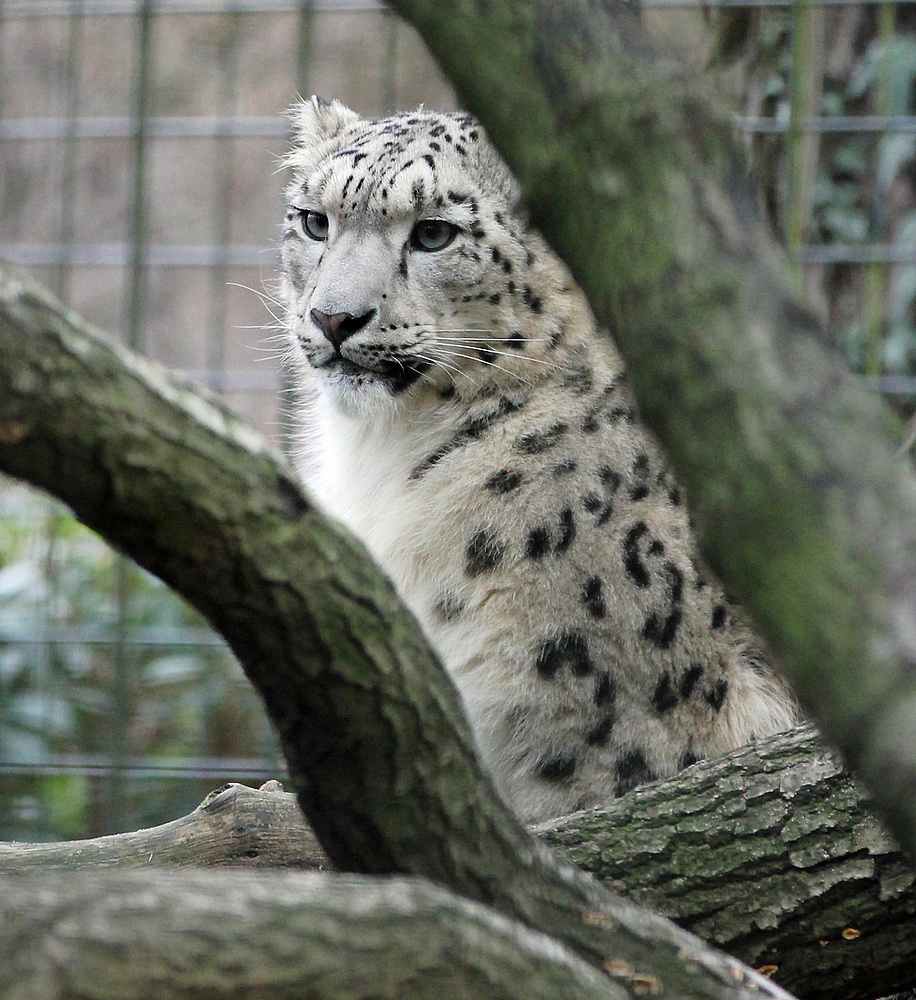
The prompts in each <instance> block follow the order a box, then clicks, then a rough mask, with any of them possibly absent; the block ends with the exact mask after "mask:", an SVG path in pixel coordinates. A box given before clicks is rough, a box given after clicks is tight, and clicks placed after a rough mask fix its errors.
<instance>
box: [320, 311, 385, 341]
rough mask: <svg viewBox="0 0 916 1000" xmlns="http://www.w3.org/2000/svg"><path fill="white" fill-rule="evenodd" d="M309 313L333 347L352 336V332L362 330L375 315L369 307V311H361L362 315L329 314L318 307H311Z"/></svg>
mask: <svg viewBox="0 0 916 1000" xmlns="http://www.w3.org/2000/svg"><path fill="white" fill-rule="evenodd" d="M309 315H310V316H311V317H312V322H313V323H314V324H315V326H317V327H318V329H319V330H321V332H322V333H323V334H324V335H325V337H327V339H328V340H330V342H331V343H332V344H333V345H334V346H335V347H340V345H341V344H342V343H343V342H344V341H345V340H346V339H347V337H352V336H353V334H354V333H357V332H358V331H360V330H362V328H363V327H364V326H365V325H366V324H367V323H368V322H369V321H370V320H371V319H372V317H373V316H374V315H375V310H374V309H370V310H369V312H367V313H363V315H362V316H354V315H353V314H352V313H346V312H340V313H334V314H333V315H331V316H329V315H328V314H327V313H324V312H322V311H321V310H320V309H313V310H312V311H311V312H310V313H309Z"/></svg>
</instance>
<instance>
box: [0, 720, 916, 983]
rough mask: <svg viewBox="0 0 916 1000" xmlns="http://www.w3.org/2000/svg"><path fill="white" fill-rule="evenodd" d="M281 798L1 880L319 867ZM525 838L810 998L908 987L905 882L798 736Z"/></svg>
mask: <svg viewBox="0 0 916 1000" xmlns="http://www.w3.org/2000/svg"><path fill="white" fill-rule="evenodd" d="M278 788H279V786H278V785H277V783H276V782H270V783H268V785H265V786H264V787H263V788H262V789H261V790H258V791H256V790H254V789H250V788H245V787H244V786H243V785H229V786H228V787H227V788H225V789H222V790H220V791H219V792H217V793H215V794H213V795H212V796H208V798H207V799H206V800H205V801H204V802H203V803H202V804H201V805H200V806H199V807H198V808H197V809H195V810H194V812H192V813H191V814H190V815H189V816H186V817H183V818H182V819H179V820H175V821H173V822H171V823H167V824H165V825H163V826H160V827H155V828H153V829H151V830H138V831H136V832H133V833H124V834H119V835H117V836H113V837H101V838H99V839H98V840H93V841H78V842H75V843H62V844H16V845H0V873H4V872H5V873H10V874H12V873H14V872H23V871H49V870H52V869H55V868H70V869H73V868H87V867H98V866H112V865H119V866H140V867H144V868H150V867H159V868H163V867H167V868H175V867H182V868H186V867H188V866H192V865H231V866H233V867H245V868H252V867H257V868H264V867H269V866H274V867H300V868H301V867H318V866H326V865H327V864H328V861H327V858H326V857H325V856H324V854H323V852H321V850H320V848H318V847H317V845H316V844H315V840H314V835H313V834H312V832H311V830H310V829H309V828H308V826H307V825H306V824H305V822H304V820H303V818H302V814H301V812H300V811H299V808H298V806H297V805H296V801H295V796H294V795H292V794H290V793H288V792H282V791H279V790H278ZM537 832H538V833H539V835H540V836H541V837H543V838H544V839H546V840H547V842H548V843H549V844H550V845H551V846H552V847H553V848H554V849H555V850H557V851H558V852H559V853H560V854H561V855H564V856H565V857H566V858H567V859H569V860H570V861H573V862H574V863H575V864H577V865H578V866H580V867H582V868H584V869H585V870H587V871H590V872H591V873H592V874H594V875H595V876H596V877H597V878H599V879H601V880H602V881H603V882H605V883H606V884H608V885H609V886H610V887H611V888H613V889H614V890H615V891H617V892H618V893H621V894H623V895H625V896H629V897H630V898H631V899H633V900H635V901H637V902H639V903H642V904H645V905H648V906H651V907H652V908H653V909H655V910H658V911H659V912H660V913H662V914H664V915H665V916H668V917H671V918H673V919H674V920H676V921H677V923H679V924H680V925H681V926H683V927H686V928H687V929H689V930H692V931H694V932H695V933H697V934H699V935H700V936H701V937H703V938H704V939H706V940H707V941H708V942H709V943H710V944H714V945H716V946H717V947H719V948H722V949H723V950H725V951H727V952H729V953H730V954H732V955H735V956H736V957H737V958H740V959H741V960H743V961H745V962H747V963H748V964H749V965H751V966H754V967H756V968H757V969H758V970H760V969H763V970H765V971H766V973H767V974H768V975H770V976H772V978H773V979H774V981H776V982H778V983H779V984H780V985H782V986H784V987H786V988H787V989H789V990H792V992H794V993H797V994H798V995H799V996H803V997H806V998H808V1000H816V998H819V997H824V998H827V997H829V998H841V997H850V998H854V997H871V996H875V995H877V994H879V993H888V992H890V991H893V990H898V989H902V988H904V987H907V986H910V985H914V984H916V971H914V970H916V912H914V911H916V891H914V890H916V885H914V883H916V872H914V870H913V869H912V867H911V866H910V865H909V864H908V863H907V861H906V859H905V858H904V857H903V856H902V855H901V854H900V852H899V851H898V850H897V849H896V848H895V847H894V845H893V844H892V843H891V841H890V840H889V838H888V837H887V836H886V835H885V833H884V832H883V830H882V829H881V827H880V825H879V824H878V823H877V822H876V821H875V820H874V818H873V817H872V816H871V815H870V813H869V811H868V802H867V800H866V798H865V797H864V795H863V793H862V791H861V789H860V788H859V787H858V786H857V785H856V784H855V783H854V782H853V781H852V780H851V779H850V778H849V775H848V774H846V773H845V772H844V771H843V769H842V768H841V767H840V765H839V763H838V761H837V760H836V759H835V757H834V756H833V755H831V754H829V753H827V752H825V751H823V750H822V749H820V747H819V745H818V743H817V741H816V739H815V737H814V736H813V735H812V733H811V732H810V730H809V729H801V730H799V731H797V732H796V733H792V734H787V735H785V736H779V737H774V738H773V739H771V740H767V741H766V742H765V743H763V744H760V745H758V746H755V747H749V748H748V749H746V750H743V751H740V752H738V753H735V754H732V755H730V756H729V757H728V758H725V759H722V760H717V761H704V762H703V763H701V764H699V765H697V766H696V767H693V768H691V769H690V770H689V771H687V772H685V773H684V774H682V775H680V776H679V777H677V778H674V779H670V780H668V781H664V782H657V783H654V784H651V785H646V786H644V787H642V788H640V789H638V790H637V791H636V792H634V793H632V794H630V795H626V796H624V797H623V798H621V799H618V800H615V801H614V802H612V803H610V805H609V806H608V807H607V808H605V809H601V810H595V811H593V812H583V813H577V814H575V815H573V816H569V817H566V818H564V819H561V820H557V821H555V822H553V823H549V824H545V825H544V826H543V827H541V828H539V829H538V831H537Z"/></svg>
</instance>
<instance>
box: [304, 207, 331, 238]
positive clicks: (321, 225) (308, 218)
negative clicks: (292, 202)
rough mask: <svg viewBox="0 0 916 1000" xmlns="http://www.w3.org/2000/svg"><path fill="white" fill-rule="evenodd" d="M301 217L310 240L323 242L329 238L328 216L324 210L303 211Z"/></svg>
mask: <svg viewBox="0 0 916 1000" xmlns="http://www.w3.org/2000/svg"><path fill="white" fill-rule="evenodd" d="M299 219H300V221H301V222H302V229H303V231H304V232H305V235H306V236H308V238H309V239H310V240H318V241H319V242H321V241H323V240H326V239H327V238H328V217H327V216H326V215H325V214H324V213H323V212H311V211H303V212H300V213H299Z"/></svg>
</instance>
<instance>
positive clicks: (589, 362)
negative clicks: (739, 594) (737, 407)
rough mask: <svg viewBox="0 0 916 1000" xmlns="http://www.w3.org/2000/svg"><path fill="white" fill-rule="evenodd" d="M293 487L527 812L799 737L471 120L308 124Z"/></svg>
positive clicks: (587, 800)
mask: <svg viewBox="0 0 916 1000" xmlns="http://www.w3.org/2000/svg"><path fill="white" fill-rule="evenodd" d="M294 117H295V123H296V130H297V133H296V144H295V147H294V149H293V151H292V153H291V154H290V156H289V158H288V165H289V166H290V167H291V168H292V173H293V179H292V183H291V184H290V187H289V190H288V201H289V209H288V212H287V216H286V226H285V231H284V236H283V243H282V288H283V295H284V299H285V303H286V306H287V326H288V329H289V336H290V342H291V345H292V362H293V365H294V369H295V372H296V378H297V382H298V385H299V387H300V389H301V391H302V395H303V397H304V402H303V407H302V422H303V428H304V433H303V440H304V442H305V443H306V446H305V447H304V449H303V454H302V461H301V470H302V475H303V477H304V479H305V480H306V482H307V483H308V485H309V486H310V488H311V490H312V491H313V493H314V494H315V496H316V497H318V499H319V500H320V502H321V503H322V504H323V505H324V507H325V508H326V509H327V511H328V513H330V514H331V515H333V516H334V517H336V518H338V519H339V520H340V521H342V522H343V523H344V524H346V525H348V526H349V527H350V528H351V529H352V530H353V531H354V532H355V533H356V534H357V535H358V536H359V537H360V538H362V540H363V541H364V542H365V543H366V545H367V546H368V548H369V549H370V551H371V552H372V553H373V555H374V556H375V558H376V559H377V560H378V562H379V563H380V564H381V565H382V566H383V567H384V568H385V569H386V570H387V572H388V573H389V575H390V576H391V578H392V580H393V581H394V583H395V585H396V586H397V587H398V590H399V591H400V593H401V595H402V596H403V598H404V600H405V601H406V602H407V604H408V605H409V606H410V608H412V610H413V611H414V613H415V614H416V616H417V617H418V619H419V620H420V622H421V624H422V626H423V628H424V629H425V631H426V633H427V635H428V636H429V638H430V639H431V641H432V642H433V644H434V645H435V647H436V648H437V650H438V651H439V653H440V655H441V657H442V659H443V661H444V663H445V665H446V667H447V668H448V670H449V672H450V673H451V675H452V677H453V678H454V680H455V682H456V683H457V685H458V688H459V690H460V691H461V694H462V696H463V699H464V703H465V706H466V708H467V711H468V714H469V716H470V719H471V722H472V724H473V727H474V730H475V733H476V736H477V739H478V742H479V747H480V750H481V752H482V755H483V757H484V759H485V761H486V762H487V764H488V765H489V767H490V769H491V771H492V773H493V775H494V777H495V779H496V781H497V784H498V785H499V787H500V788H501V789H502V791H503V793H504V794H505V796H506V797H507V798H508V799H509V801H510V802H511V803H512V804H513V806H514V807H515V809H516V810H517V811H518V812H519V813H520V815H522V816H523V817H524V818H525V819H527V820H539V819H545V818H547V817H550V816H553V815H557V814H560V813H564V812H568V811H571V810H574V809H578V808H582V807H586V806H591V805H594V804H597V803H600V802H602V801H605V800H607V799H608V798H610V797H612V796H615V795H620V794H623V793H624V792H626V791H629V790H630V789H631V788H633V787H635V786H636V785H638V784H640V783H642V782H645V781H649V780H652V779H653V778H657V777H659V776H663V775H670V774H672V773H673V772H675V771H677V770H678V769H679V768H681V767H684V766H687V765H688V764H690V763H693V762H695V761H697V760H699V759H700V758H702V757H706V756H709V755H714V754H719V753H722V752H724V751H726V750H729V749H731V748H734V747H736V746H739V745H741V744H743V743H745V742H747V741H749V740H751V739H752V738H754V737H755V736H758V737H759V736H764V735H767V734H770V733H772V732H775V731H779V730H782V729H786V728H788V727H789V726H790V725H791V724H792V723H793V722H794V720H795V708H794V704H793V702H792V699H791V697H790V696H789V695H788V693H787V692H786V690H785V688H784V687H783V685H782V683H781V682H780V681H779V680H778V679H777V677H776V676H775V675H774V674H772V673H771V672H770V671H769V670H768V669H767V668H766V667H765V666H764V665H763V661H762V659H761V656H760V654H759V651H758V649H757V647H756V645H755V643H754V640H753V638H752V636H751V635H750V633H749V632H748V631H747V630H746V629H745V628H744V627H743V626H742V625H741V623H740V621H739V620H738V618H737V616H736V614H735V612H734V609H732V608H731V606H730V605H728V603H727V602H726V601H725V599H724V598H723V595H722V593H721V591H720V590H719V588H718V587H717V586H715V585H714V584H712V583H707V582H706V580H705V579H704V578H703V576H702V575H701V573H700V572H699V570H698V567H697V562H696V558H695V554H694V547H693V541H692V539H691V533H690V528H689V525H688V519H687V513H686V510H685V508H684V505H683V503H682V495H681V491H680V489H679V487H678V486H677V483H676V482H675V480H674V478H673V476H672V475H671V473H670V471H669V470H668V467H667V466H666V464H665V461H664V459H663V457H662V455H661V454H660V452H659V449H658V447H657V446H656V444H655V443H654V441H653V440H652V438H651V437H650V435H649V434H648V433H647V431H646V430H645V429H644V428H643V427H642V426H641V425H640V424H639V423H638V420H637V417H636V409H635V405H634V401H633V398H632V395H631V393H630V390H629V389H628V387H627V383H626V378H625V375H624V373H623V370H622V366H621V363H620V360H619V358H618V357H617V355H616V353H615V352H614V350H613V348H612V347H611V346H610V345H609V343H608V341H607V339H606V338H604V337H603V336H600V335H599V334H598V332H597V331H596V327H595V323H594V320H593V318H592V316H591V314H590V312H589V309H588V307H587V304H586V302H585V300H584V298H583V296H582V295H581V293H580V292H579V291H578V289H576V288H575V287H574V286H573V284H572V282H571V280H570V278H569V275H568V273H567V272H566V271H565V269H564V267H563V266H562V264H561V263H560V262H559V261H558V260H557V258H556V257H555V256H554V255H553V254H552V253H551V252H550V251H549V250H548V248H547V247H546V245H545V244H544V242H543V241H542V240H541V238H540V237H539V236H538V235H537V234H536V233H535V232H533V231H532V230H531V229H529V228H528V227H527V226H526V224H525V221H524V216H523V213H522V212H521V210H520V208H519V205H518V196H517V190H516V187H515V184H514V182H513V180H512V178H511V177H510V175H509V173H508V171H507V170H506V168H505V167H504V165H503V164H502V162H501V161H500V160H499V158H498V157H497V155H496V154H495V152H494V151H493V149H492V147H491V146H490V145H489V144H488V143H487V141H486V139H485V137H484V135H483V133H482V130H481V128H480V126H479V124H478V123H477V122H476V121H475V120H474V119H472V118H470V117H468V116H467V115H461V114H433V113H430V112H426V111H418V112H414V113H412V114H400V115H395V116H394V117H391V118H386V119H381V120H376V121H368V120H363V119H361V118H359V117H358V116H357V115H356V114H355V113H354V112H353V111H350V110H349V109H347V108H345V107H343V106H342V105H341V104H339V103H337V102H334V103H332V104H326V103H324V102H321V101H319V100H317V99H314V98H313V99H312V100H311V101H309V102H307V103H305V104H303V105H301V106H299V107H298V108H296V109H295V112H294Z"/></svg>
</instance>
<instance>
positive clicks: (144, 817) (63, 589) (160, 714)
mask: <svg viewBox="0 0 916 1000" xmlns="http://www.w3.org/2000/svg"><path fill="white" fill-rule="evenodd" d="M214 758H216V759H221V760H224V759H226V758H229V759H232V760H235V759H240V758H242V759H253V758H260V759H261V760H262V761H264V760H265V759H266V761H267V766H270V761H272V760H274V759H275V745H274V741H273V736H272V734H271V731H270V727H269V724H268V722H267V720H266V718H265V716H264V713H263V711H262V709H261V706H260V702H259V701H258V699H257V696H256V695H255V693H254V691H253V690H252V689H251V688H250V686H249V685H248V682H247V681H246V680H245V678H244V676H243V675H242V673H241V670H240V668H239V667H238V665H237V664H236V662H235V660H234V659H233V657H232V656H231V654H230V653H229V652H228V650H227V649H226V648H225V646H224V645H222V643H220V642H219V641H218V640H217V639H216V638H215V637H214V636H213V634H212V633H211V632H210V630H209V629H208V628H207V625H206V623H205V622H204V621H203V620H202V619H201V617H200V616H199V615H198V614H197V613H196V612H194V611H193V610H192V609H191V608H189V607H188V606H187V605H186V604H185V603H184V602H182V601H181V600H180V599H179V598H178V597H176V596H175V595H174V594H173V593H171V592H170V591H169V590H168V588H166V587H165V586H164V585H163V584H162V583H160V582H159V581H158V580H156V579H155V578H153V577H151V576H150V575H149V574H147V573H144V572H143V571H141V570H139V569H138V568H137V567H135V566H134V565H133V564H131V563H128V562H127V561H126V560H124V559H122V558H121V557H119V556H117V555H116V554H115V553H113V552H112V551H111V549H109V548H108V547H107V546H106V545H105V544H104V543H103V542H102V541H101V540H100V539H99V538H98V537H97V536H96V535H95V534H94V533H93V532H91V531H90V530H89V529H87V528H85V527H84V526H83V525H81V524H79V523H78V522H77V521H76V520H75V519H74V518H73V517H72V515H71V514H70V513H69V512H68V511H66V510H65V509H64V508H62V507H61V506H60V505H58V504H56V503H54V502H52V501H50V500H48V499H46V498H44V497H40V496H38V495H37V494H35V493H34V492H32V491H29V490H27V489H25V488H22V487H19V486H13V485H11V484H0V838H3V839H16V838H18V839H48V838H51V839H69V838H74V837H85V836H95V835H98V834H100V833H113V832H117V831H118V830H123V829H131V828H137V827H139V826H145V825H150V824H154V823H159V822H163V821H165V820H167V819H172V818H174V817H175V816H177V815H180V814H181V813H182V812H185V811H188V810H189V809H191V808H193V807H194V806H195V805H197V803H198V802H199V801H200V799H201V798H202V797H203V796H204V795H205V794H206V793H207V792H208V791H210V790H212V789H213V788H214V787H218V786H219V785H220V784H221V783H222V779H219V778H214V777H212V776H211V777H206V778H194V774H195V772H199V771H200V770H201V769H202V768H204V767H206V766H207V762H208V761H209V762H211V763H212V760H213V759H214ZM42 764H47V765H48V766H47V768H45V770H46V772H47V773H44V774H42V773H36V769H37V766H38V765H42ZM157 765H159V767H163V768H166V769H169V768H171V769H172V773H173V774H177V776H161V775H157V774H156V771H157ZM112 766H114V768H115V769H114V770H113V771H112ZM278 770H279V768H278ZM182 772H183V773H182ZM230 776H231V775H230Z"/></svg>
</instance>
